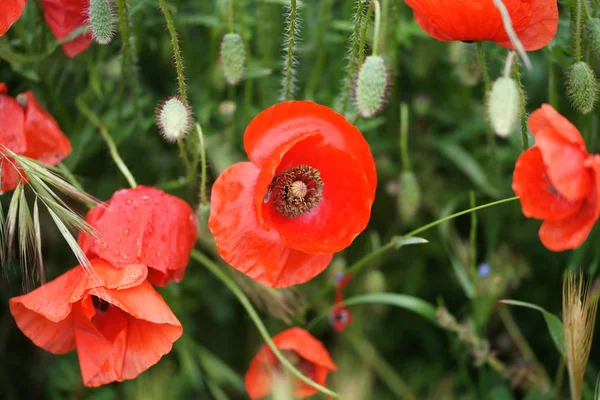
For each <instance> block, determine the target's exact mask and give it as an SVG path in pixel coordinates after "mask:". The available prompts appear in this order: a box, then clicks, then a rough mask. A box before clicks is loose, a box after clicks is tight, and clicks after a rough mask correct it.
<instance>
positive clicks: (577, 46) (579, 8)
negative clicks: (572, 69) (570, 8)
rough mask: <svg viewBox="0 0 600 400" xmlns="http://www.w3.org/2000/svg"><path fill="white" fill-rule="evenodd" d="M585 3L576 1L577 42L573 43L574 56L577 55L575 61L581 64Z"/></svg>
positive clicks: (581, 0) (575, 34)
mask: <svg viewBox="0 0 600 400" xmlns="http://www.w3.org/2000/svg"><path fill="white" fill-rule="evenodd" d="M583 1H584V0H575V33H574V36H575V40H574V41H573V46H574V48H573V54H574V55H575V60H577V62H581V59H582V58H581V57H582V52H581V39H582V35H581V29H582V19H583Z"/></svg>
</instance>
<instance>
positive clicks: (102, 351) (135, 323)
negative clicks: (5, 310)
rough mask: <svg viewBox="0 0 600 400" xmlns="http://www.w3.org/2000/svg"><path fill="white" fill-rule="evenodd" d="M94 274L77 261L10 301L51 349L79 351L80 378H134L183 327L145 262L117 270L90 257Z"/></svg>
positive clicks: (26, 329)
mask: <svg viewBox="0 0 600 400" xmlns="http://www.w3.org/2000/svg"><path fill="white" fill-rule="evenodd" d="M90 262H91V265H92V268H93V270H94V271H95V272H96V274H95V275H96V276H95V277H96V279H93V278H90V277H88V275H87V274H86V273H85V271H84V270H83V268H81V267H79V266H77V267H75V268H73V269H71V270H70V271H68V272H66V273H65V274H63V275H61V276H59V277H58V278H56V279H54V280H53V281H51V282H48V283H46V284H45V285H42V286H40V287H39V288H37V289H36V290H34V291H32V292H30V293H28V294H25V295H23V296H18V297H14V298H12V299H10V301H9V305H10V312H11V314H12V315H13V317H14V318H15V321H16V323H17V326H18V327H19V329H21V331H22V332H23V333H24V334H25V336H27V337H28V338H29V339H31V341H33V343H35V344H36V345H37V346H39V347H41V348H43V349H44V350H46V351H49V352H51V353H53V354H64V353H68V352H69V351H71V350H75V349H76V350H77V355H78V357H79V365H80V367H81V375H82V377H83V383H84V384H85V385H86V386H100V385H104V384H106V383H110V382H114V381H118V382H120V381H123V380H126V379H133V378H135V377H136V376H138V375H139V374H140V373H142V372H144V371H145V370H147V369H148V368H150V367H151V366H152V365H154V364H156V363H157V362H158V360H160V358H161V357H162V356H163V355H165V354H167V353H169V352H170V351H171V347H172V345H173V343H174V342H175V341H176V340H177V339H178V338H179V337H180V336H181V334H182V332H183V328H182V327H181V324H180V323H179V321H178V320H177V318H176V317H175V315H173V313H172V312H171V310H170V309H169V306H168V305H167V304H166V303H165V302H164V300H163V299H162V297H161V296H160V295H159V294H158V293H157V292H156V291H155V290H154V288H153V287H152V285H150V283H149V282H148V281H146V275H147V268H146V267H145V266H144V265H141V264H130V265H128V266H126V267H124V268H122V269H116V268H114V267H113V266H112V265H110V264H109V263H108V262H106V261H104V260H101V259H94V260H91V261H90Z"/></svg>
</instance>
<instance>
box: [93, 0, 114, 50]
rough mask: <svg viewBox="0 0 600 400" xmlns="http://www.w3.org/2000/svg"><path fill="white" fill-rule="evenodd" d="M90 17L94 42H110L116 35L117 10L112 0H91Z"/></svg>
mask: <svg viewBox="0 0 600 400" xmlns="http://www.w3.org/2000/svg"><path fill="white" fill-rule="evenodd" d="M88 19H89V24H90V27H91V28H90V29H91V32H92V39H93V40H94V42H96V43H98V44H108V43H110V42H111V41H112V39H113V36H114V35H115V11H114V8H113V5H112V0H90V7H89V9H88Z"/></svg>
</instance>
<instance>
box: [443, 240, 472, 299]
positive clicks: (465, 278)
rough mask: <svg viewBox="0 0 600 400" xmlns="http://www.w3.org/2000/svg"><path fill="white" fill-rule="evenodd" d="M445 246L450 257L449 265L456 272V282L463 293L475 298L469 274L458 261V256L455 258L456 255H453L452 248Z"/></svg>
mask: <svg viewBox="0 0 600 400" xmlns="http://www.w3.org/2000/svg"><path fill="white" fill-rule="evenodd" d="M445 247H446V248H447V251H448V258H449V259H450V265H452V269H453V270H454V273H455V274H456V279H458V283H459V284H460V287H461V288H462V290H463V292H465V295H466V296H467V297H468V298H469V299H473V298H475V285H473V282H471V280H470V279H469V275H468V274H467V272H466V270H465V268H464V267H463V265H462V264H461V263H460V261H459V260H458V258H456V256H455V255H454V253H453V252H452V250H451V249H450V248H449V246H448V245H445Z"/></svg>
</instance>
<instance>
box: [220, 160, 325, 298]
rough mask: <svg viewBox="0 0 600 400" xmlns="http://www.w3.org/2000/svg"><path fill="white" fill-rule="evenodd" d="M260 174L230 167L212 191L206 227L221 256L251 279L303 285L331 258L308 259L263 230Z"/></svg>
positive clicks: (254, 169) (250, 168)
mask: <svg viewBox="0 0 600 400" xmlns="http://www.w3.org/2000/svg"><path fill="white" fill-rule="evenodd" d="M259 173H260V170H259V169H258V168H257V167H256V166H255V165H254V164H252V163H249V162H244V163H238V164H234V165H233V166H231V167H230V168H228V169H227V170H225V171H224V172H223V173H222V174H221V176H219V178H218V179H217V180H216V181H215V183H214V185H213V188H212V195H211V207H210V218H209V221H208V227H209V229H210V231H211V232H212V234H213V236H214V238H215V241H216V244H217V249H218V251H219V254H220V255H221V257H222V258H223V259H224V260H225V261H226V262H227V263H228V264H230V265H231V266H233V267H234V268H236V269H238V270H239V271H241V272H243V273H244V274H246V275H248V276H250V277H251V278H252V279H254V280H256V281H258V282H260V283H262V284H264V285H267V286H271V287H288V286H291V285H295V284H299V283H303V282H306V281H308V280H310V279H312V278H313V277H315V276H316V275H318V274H319V273H321V272H322V271H323V270H324V269H325V268H326V267H327V265H328V264H329V262H330V261H331V258H332V257H333V255H332V254H320V255H312V254H307V253H304V252H301V251H298V250H293V249H290V248H289V247H287V246H285V244H284V243H283V241H282V240H281V238H280V237H279V234H278V233H277V232H276V231H275V230H274V229H272V230H270V231H267V230H265V229H263V228H262V227H261V226H260V224H259V222H258V219H257V216H256V209H255V207H254V193H255V187H256V182H257V179H258V175H259Z"/></svg>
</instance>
